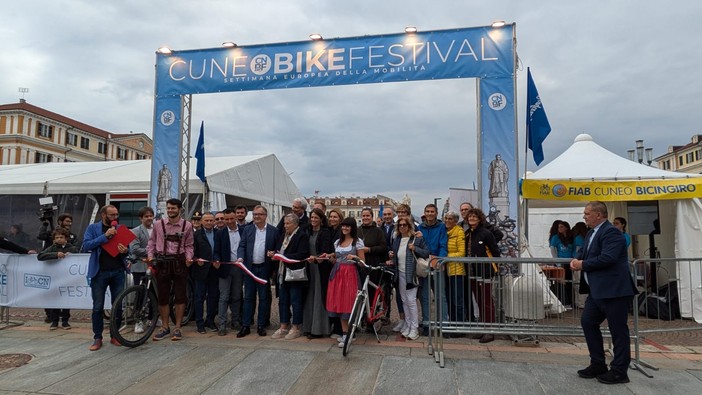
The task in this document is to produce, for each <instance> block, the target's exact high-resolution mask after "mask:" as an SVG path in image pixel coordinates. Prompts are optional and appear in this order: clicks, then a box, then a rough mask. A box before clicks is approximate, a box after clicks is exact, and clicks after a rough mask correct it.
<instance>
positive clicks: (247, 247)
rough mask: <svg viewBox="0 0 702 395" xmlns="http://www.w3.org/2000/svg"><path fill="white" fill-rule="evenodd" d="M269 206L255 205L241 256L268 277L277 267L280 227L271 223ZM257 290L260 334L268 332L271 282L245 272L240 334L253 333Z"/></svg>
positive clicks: (254, 270) (249, 267)
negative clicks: (275, 255) (272, 254)
mask: <svg viewBox="0 0 702 395" xmlns="http://www.w3.org/2000/svg"><path fill="white" fill-rule="evenodd" d="M267 218H268V210H266V208H265V207H263V206H260V205H258V206H256V207H254V209H253V222H252V223H251V224H249V225H247V226H246V227H245V228H244V234H243V235H242V237H241V242H239V249H238V251H237V256H238V257H239V258H238V260H239V261H241V262H243V263H244V266H246V268H247V269H249V270H250V271H251V273H253V274H254V275H255V276H256V277H259V278H262V279H264V280H268V279H269V278H270V277H271V272H272V270H273V261H272V260H271V257H270V256H269V255H270V254H269V252H274V251H275V243H276V240H277V238H278V230H277V229H276V228H275V226H273V225H269V224H268V223H267ZM256 294H258V316H257V318H256V325H257V327H258V332H257V333H258V335H259V336H266V320H267V319H268V317H269V316H270V303H269V300H268V283H266V284H259V283H257V282H256V281H254V280H253V279H252V278H251V277H249V276H244V317H243V321H242V328H241V330H240V331H239V333H237V335H236V337H244V336H246V335H248V334H250V333H251V323H252V321H253V314H254V310H255V309H256Z"/></svg>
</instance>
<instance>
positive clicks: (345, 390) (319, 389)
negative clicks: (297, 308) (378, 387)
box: [289, 350, 383, 395]
mask: <svg viewBox="0 0 702 395" xmlns="http://www.w3.org/2000/svg"><path fill="white" fill-rule="evenodd" d="M353 351H356V350H353ZM382 361H383V357H382V356H381V355H372V354H371V355H369V354H362V353H360V352H355V353H351V354H349V356H348V357H343V356H342V354H341V350H339V352H337V353H332V352H329V353H320V354H318V355H317V356H316V357H315V358H314V360H312V362H311V363H310V364H309V365H307V368H306V369H305V371H304V372H302V374H301V375H300V378H299V379H298V380H297V382H296V383H295V385H294V386H293V387H292V388H290V391H289V393H290V394H300V395H305V394H370V393H372V392H373V388H374V387H375V384H376V380H377V377H378V375H379V374H378V373H379V371H380V365H381V363H382Z"/></svg>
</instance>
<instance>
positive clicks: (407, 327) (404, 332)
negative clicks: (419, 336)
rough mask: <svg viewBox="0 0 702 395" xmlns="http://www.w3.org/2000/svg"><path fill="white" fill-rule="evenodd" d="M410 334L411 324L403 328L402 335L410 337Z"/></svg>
mask: <svg viewBox="0 0 702 395" xmlns="http://www.w3.org/2000/svg"><path fill="white" fill-rule="evenodd" d="M409 335H410V327H409V325H407V326H405V327H404V328H402V336H403V337H409Z"/></svg>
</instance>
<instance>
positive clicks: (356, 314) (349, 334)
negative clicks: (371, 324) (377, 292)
mask: <svg viewBox="0 0 702 395" xmlns="http://www.w3.org/2000/svg"><path fill="white" fill-rule="evenodd" d="M365 305H366V295H365V294H363V293H361V294H358V296H356V301H355V302H353V309H352V310H351V316H350V317H349V329H348V330H347V331H346V339H345V340H344V346H343V347H342V350H341V352H342V354H343V355H344V356H346V355H347V354H348V353H349V350H351V342H352V341H353V336H354V334H355V333H356V328H358V326H359V325H360V324H361V319H362V318H363V307H364V306H365Z"/></svg>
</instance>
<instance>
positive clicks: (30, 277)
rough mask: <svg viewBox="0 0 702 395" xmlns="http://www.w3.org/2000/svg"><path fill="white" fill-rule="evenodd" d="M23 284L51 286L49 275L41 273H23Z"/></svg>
mask: <svg viewBox="0 0 702 395" xmlns="http://www.w3.org/2000/svg"><path fill="white" fill-rule="evenodd" d="M24 286H25V287H29V288H41V289H49V288H51V277H50V276H44V275H41V274H31V273H25V274H24Z"/></svg>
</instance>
